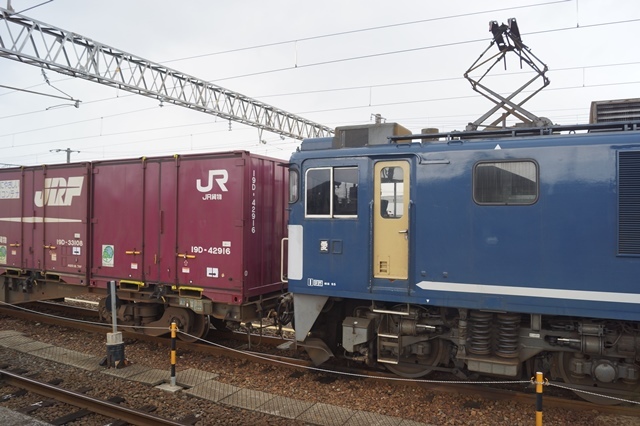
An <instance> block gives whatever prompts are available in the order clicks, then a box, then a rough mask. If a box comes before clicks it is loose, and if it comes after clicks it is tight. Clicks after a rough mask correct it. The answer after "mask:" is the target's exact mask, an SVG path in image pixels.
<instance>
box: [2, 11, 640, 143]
mask: <svg viewBox="0 0 640 426" xmlns="http://www.w3.org/2000/svg"><path fill="white" fill-rule="evenodd" d="M565 2H566V0H565V1H557V2H547V3H541V4H537V5H528V6H527V7H531V6H540V5H549V4H555V3H565ZM508 9H511V8H506V9H497V10H508ZM489 12H495V11H479V12H474V13H471V15H476V14H481V13H489ZM463 15H469V14H463ZM456 16H457V15H456ZM452 17H455V16H452ZM448 18H451V17H441V18H433V19H428V20H421V21H411V22H407V23H404V24H407V25H410V24H414V23H419V22H422V21H432V20H439V19H448ZM636 21H637V20H633V19H632V20H626V21H616V22H614V23H624V22H636ZM611 24H612V23H599V24H594V25H589V26H582V27H580V28H581V29H582V28H588V27H591V26H600V25H611ZM399 25H401V24H392V25H387V26H380V27H371V28H370V29H362V30H353V31H348V32H346V33H353V32H359V31H364V30H374V29H376V28H385V27H394V26H399ZM572 28H573V27H572ZM569 29H571V28H569ZM562 30H565V29H562ZM550 31H558V30H557V29H555V30H545V31H541V32H537V33H542V32H550ZM340 34H342V33H335V34H328V35H324V36H335V35H340ZM530 34H535V33H530ZM483 41H486V39H483ZM471 42H475V40H471ZM282 43H286V41H285V42H282ZM398 52H401V51H398ZM218 53H221V52H218ZM383 54H384V52H383ZM358 58H359V57H358ZM358 58H356V57H354V58H346V59H345V60H355V59H358ZM342 60H343V59H338V60H337V61H342ZM615 65H616V64H604V65H596V66H615ZM308 66H311V65H308ZM596 66H587V67H582V69H583V70H584V69H585V68H587V69H588V68H591V67H596ZM570 68H574V69H575V68H581V67H570ZM570 68H567V69H570ZM558 70H559V69H558ZM558 70H552V71H558ZM449 79H450V80H452V81H453V80H458V79H460V80H461V78H457V77H456V78H446V79H434V80H432V81H433V82H435V81H438V80H440V81H446V80H449ZM423 82H424V83H428V82H430V81H429V80H423V81H405V82H396V83H384V84H377V85H370V86H353V87H342V88H331V89H321V90H311V91H300V92H294V93H281V94H278V93H274V94H266V95H262V97H270V96H274V97H275V96H293V95H298V94H299V95H304V94H309V93H321V92H323V91H338V90H356V89H358V88H364V87H367V88H370V87H389V86H390V85H408V84H420V83H423ZM613 84H635V82H623V83H613ZM598 86H603V85H586V86H585V87H598ZM576 89H579V88H578V87H576ZM0 96H1V95H0ZM131 96H132V95H131ZM440 99H443V98H440ZM93 102H97V101H93ZM420 102H433V101H432V100H430V99H423V100H419V99H414V100H409V101H402V100H399V101H398V102H385V103H374V104H372V105H355V106H347V107H340V108H329V109H319V110H310V111H309V112H302V113H325V112H331V111H344V110H347V109H359V108H367V107H378V106H392V105H402V104H416V103H420ZM85 104H86V103H85ZM149 109H153V108H149ZM34 113H36V112H34ZM126 114H129V113H128V112H127V113H123V114H122V115H126ZM14 116H15V115H14ZM2 118H6V117H2ZM93 120H97V118H94V119H93ZM64 125H65V124H61V125H57V126H64ZM68 125H70V124H68ZM41 129H42V128H41ZM153 130H154V129H144V130H135V132H144V131H153ZM29 132H30V130H26V131H24V132H20V133H29ZM125 133H127V132H125ZM13 134H16V133H10V134H9V135H13Z"/></svg>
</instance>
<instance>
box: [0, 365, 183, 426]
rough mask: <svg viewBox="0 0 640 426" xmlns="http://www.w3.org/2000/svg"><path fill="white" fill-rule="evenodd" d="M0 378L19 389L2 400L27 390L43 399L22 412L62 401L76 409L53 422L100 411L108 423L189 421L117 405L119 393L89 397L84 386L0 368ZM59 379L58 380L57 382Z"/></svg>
mask: <svg viewBox="0 0 640 426" xmlns="http://www.w3.org/2000/svg"><path fill="white" fill-rule="evenodd" d="M0 381H1V382H2V383H3V384H4V385H8V386H13V387H15V388H18V389H20V390H22V392H21V391H17V392H12V393H9V394H5V395H3V397H2V399H3V400H6V399H10V398H14V397H19V396H22V395H24V394H25V393H26V392H31V393H34V394H37V395H39V396H41V397H43V398H44V399H43V400H41V401H39V402H38V403H36V404H30V405H28V406H26V407H24V408H23V409H21V410H20V411H21V412H23V413H25V414H30V413H32V412H33V411H35V410H36V409H38V408H41V407H46V406H50V405H53V404H56V403H64V404H68V405H72V406H75V407H78V408H79V410H77V411H74V412H71V413H69V414H67V415H65V416H62V417H59V418H57V419H55V420H53V421H52V422H50V423H51V424H53V425H63V424H67V423H70V422H73V421H76V420H78V419H80V418H85V417H87V416H90V415H92V414H100V415H103V416H105V417H108V418H110V419H115V420H116V421H114V422H110V423H109V424H110V425H112V426H115V425H125V424H135V425H140V426H154V425H166V426H184V425H186V424H190V423H189V422H176V421H173V420H170V419H166V418H163V417H159V416H155V415H153V414H151V411H153V410H155V407H153V406H147V407H144V408H142V409H140V410H135V409H132V408H128V407H125V406H122V405H120V403H122V402H124V398H122V397H119V396H114V397H111V398H109V399H107V400H103V399H99V398H93V397H91V396H88V395H86V394H85V392H86V391H87V390H88V389H85V390H84V391H83V390H78V391H70V390H67V389H63V388H61V387H59V386H57V384H52V383H43V382H39V381H37V380H34V379H31V378H28V377H25V376H24V375H21V374H18V373H15V372H11V371H9V370H5V369H0ZM61 381H62V380H60V381H58V382H61Z"/></svg>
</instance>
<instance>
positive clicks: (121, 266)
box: [92, 162, 144, 281]
mask: <svg viewBox="0 0 640 426" xmlns="http://www.w3.org/2000/svg"><path fill="white" fill-rule="evenodd" d="M143 182H144V165H143V164H142V162H136V163H118V162H113V163H104V164H98V165H97V166H95V167H94V174H93V220H92V223H93V225H92V226H93V267H94V270H93V273H94V274H95V275H97V276H101V277H106V278H109V279H120V280H134V281H139V280H141V279H142V254H143V244H142V233H143V211H144V208H143V207H144V206H143V204H142V203H143V200H144V198H143Z"/></svg>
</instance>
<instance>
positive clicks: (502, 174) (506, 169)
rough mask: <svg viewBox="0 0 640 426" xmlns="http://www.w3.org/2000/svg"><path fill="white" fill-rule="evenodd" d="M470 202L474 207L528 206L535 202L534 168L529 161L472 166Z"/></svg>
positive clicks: (487, 163)
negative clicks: (473, 202)
mask: <svg viewBox="0 0 640 426" xmlns="http://www.w3.org/2000/svg"><path fill="white" fill-rule="evenodd" d="M473 199H474V201H475V202H476V203H478V204H488V205H529V204H533V203H535V202H536V201H537V199H538V165H537V164H536V163H535V162H533V161H495V162H482V163H478V164H476V166H475V168H474V173H473Z"/></svg>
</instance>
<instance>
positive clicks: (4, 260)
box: [0, 246, 7, 265]
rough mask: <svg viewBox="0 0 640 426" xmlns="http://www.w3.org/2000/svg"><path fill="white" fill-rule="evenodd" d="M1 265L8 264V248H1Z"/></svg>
mask: <svg viewBox="0 0 640 426" xmlns="http://www.w3.org/2000/svg"><path fill="white" fill-rule="evenodd" d="M0 264H2V265H6V264H7V246H0Z"/></svg>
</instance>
